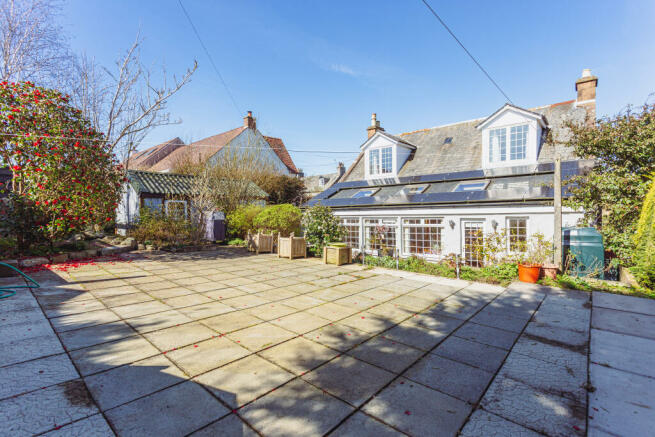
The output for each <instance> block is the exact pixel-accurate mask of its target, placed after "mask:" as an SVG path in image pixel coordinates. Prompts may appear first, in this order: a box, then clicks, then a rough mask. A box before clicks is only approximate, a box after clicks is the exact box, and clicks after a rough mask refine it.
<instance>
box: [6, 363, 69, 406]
mask: <svg viewBox="0 0 655 437" xmlns="http://www.w3.org/2000/svg"><path fill="white" fill-rule="evenodd" d="M77 378H79V375H78V373H77V371H76V370H75V367H73V364H72V363H71V362H70V359H69V358H68V356H66V355H65V354H60V355H53V356H50V357H46V358H40V359H36V360H33V361H26V362H23V363H21V364H14V365H13V366H7V367H0V381H2V384H0V399H5V398H8V397H11V396H16V395H20V394H22V393H26V392H29V391H32V390H36V389H40V388H42V387H48V386H51V385H55V384H59V383H62V382H66V381H69V380H72V379H77Z"/></svg>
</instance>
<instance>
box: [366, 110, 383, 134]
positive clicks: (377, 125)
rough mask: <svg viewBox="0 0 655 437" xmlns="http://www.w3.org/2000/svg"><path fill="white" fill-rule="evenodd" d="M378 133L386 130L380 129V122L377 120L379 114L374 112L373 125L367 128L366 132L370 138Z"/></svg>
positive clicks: (372, 116)
mask: <svg viewBox="0 0 655 437" xmlns="http://www.w3.org/2000/svg"><path fill="white" fill-rule="evenodd" d="M377 131H382V132H384V129H383V128H381V127H380V122H379V121H378V119H377V114H376V113H375V112H374V113H373V114H372V115H371V125H370V126H369V127H367V128H366V132H367V133H368V137H369V138H371V137H372V136H373V135H375V133H376V132H377Z"/></svg>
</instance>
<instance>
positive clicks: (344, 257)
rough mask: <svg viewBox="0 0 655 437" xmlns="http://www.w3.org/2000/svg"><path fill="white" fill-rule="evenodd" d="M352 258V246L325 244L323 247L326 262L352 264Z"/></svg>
mask: <svg viewBox="0 0 655 437" xmlns="http://www.w3.org/2000/svg"><path fill="white" fill-rule="evenodd" d="M352 261H353V259H352V249H351V248H350V247H345V246H344V247H338V246H325V247H324V248H323V262H324V263H325V264H336V265H338V266H340V265H342V264H350V263H351V262H352Z"/></svg>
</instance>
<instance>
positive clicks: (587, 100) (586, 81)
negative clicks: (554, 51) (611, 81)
mask: <svg viewBox="0 0 655 437" xmlns="http://www.w3.org/2000/svg"><path fill="white" fill-rule="evenodd" d="M597 86H598V78H597V77H596V76H593V75H592V74H591V70H590V69H589V68H585V69H584V70H582V77H580V79H578V80H576V81H575V90H576V91H577V92H578V96H577V98H576V101H575V106H579V107H581V108H584V109H586V110H587V123H588V124H590V125H594V124H595V123H596V87H597Z"/></svg>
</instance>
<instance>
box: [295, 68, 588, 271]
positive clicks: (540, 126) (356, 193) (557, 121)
mask: <svg viewBox="0 0 655 437" xmlns="http://www.w3.org/2000/svg"><path fill="white" fill-rule="evenodd" d="M597 84H598V79H597V78H596V77H595V76H592V75H591V72H590V70H584V71H583V73H582V77H581V78H579V79H578V80H577V81H576V82H575V89H576V91H577V98H576V99H574V100H569V101H565V102H560V103H555V104H550V105H545V106H539V107H536V108H531V109H525V108H520V107H518V106H514V105H511V104H505V105H503V106H502V107H501V108H499V109H498V110H497V111H495V112H494V113H493V114H491V115H488V116H486V117H483V118H479V119H475V120H469V121H463V122H459V123H452V124H447V125H442V126H437V127H432V128H428V129H421V130H416V131H413V132H407V133H402V134H400V135H391V134H389V133H387V132H385V130H384V129H383V128H382V127H381V126H380V123H379V121H378V120H377V119H376V115H375V114H373V116H372V122H371V126H369V127H368V128H367V132H368V139H367V140H366V141H365V142H364V144H362V145H361V146H360V154H359V155H358V157H357V158H356V160H355V162H354V163H353V164H352V165H351V166H350V168H349V169H348V170H347V171H346V173H345V174H344V175H343V176H342V177H341V178H340V179H339V181H338V182H337V183H336V184H334V185H332V186H330V187H329V188H328V189H326V190H325V191H323V192H322V193H320V194H319V195H318V196H316V197H314V198H313V199H312V200H310V201H309V202H308V204H307V205H310V206H311V205H314V204H316V203H318V202H320V203H321V204H322V205H326V206H329V207H331V208H332V210H333V211H334V213H335V214H336V215H337V216H339V217H340V219H341V222H342V224H343V226H344V227H345V228H346V230H347V237H346V240H347V242H348V243H349V244H350V245H351V246H352V247H353V248H356V249H359V250H360V251H366V252H368V253H371V252H372V253H379V251H380V250H382V251H384V252H389V251H391V252H392V253H397V254H399V255H400V256H412V255H416V256H421V257H426V258H428V259H433V260H438V259H440V258H441V257H443V256H446V255H449V254H460V255H461V256H462V257H463V260H465V262H467V263H468V264H469V265H474V266H477V265H480V263H481V260H480V259H479V256H478V255H477V253H478V252H477V251H476V250H475V249H476V247H478V246H479V245H480V244H481V243H482V242H483V238H484V235H488V234H489V233H492V232H494V231H501V230H502V229H506V230H507V231H508V234H509V235H510V237H509V241H508V247H507V251H508V252H513V251H516V250H518V248H520V247H522V245H521V244H520V242H521V241H525V240H526V239H527V238H528V236H529V235H531V234H533V233H536V232H540V233H543V234H544V235H545V236H546V237H547V238H549V239H552V238H553V234H554V207H553V199H554V196H553V188H552V186H553V185H552V184H553V174H554V160H555V158H556V157H557V156H559V157H560V158H561V160H562V178H563V179H564V180H566V179H567V178H568V177H571V176H572V175H576V174H579V173H581V172H584V171H586V170H587V169H588V168H590V166H591V165H593V162H592V161H589V160H581V159H579V158H578V157H576V156H575V154H574V153H573V150H572V149H571V148H569V147H568V146H566V140H567V138H568V135H569V133H568V129H567V128H566V123H567V122H573V123H593V122H594V121H595V117H596V114H595V112H596V87H597ZM563 195H564V196H567V195H568V192H567V190H566V189H564V190H563ZM562 215H563V218H562V221H563V226H574V225H576V224H577V222H578V220H580V219H581V218H582V213H580V212H579V211H572V210H570V209H567V208H564V210H563V214H562Z"/></svg>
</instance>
